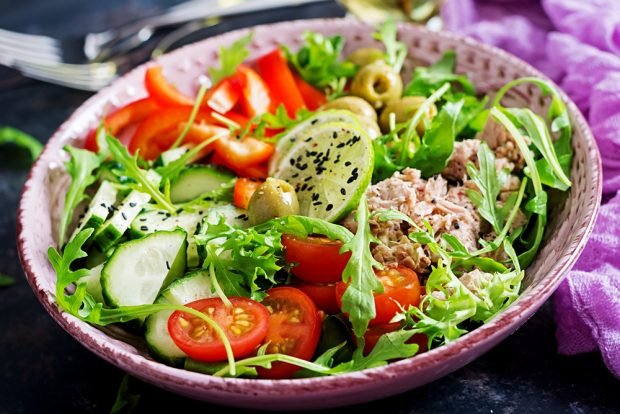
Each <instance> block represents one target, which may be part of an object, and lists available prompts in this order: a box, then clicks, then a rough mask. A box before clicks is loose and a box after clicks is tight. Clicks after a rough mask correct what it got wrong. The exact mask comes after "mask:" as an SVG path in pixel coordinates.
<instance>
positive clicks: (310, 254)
mask: <svg viewBox="0 0 620 414" xmlns="http://www.w3.org/2000/svg"><path fill="white" fill-rule="evenodd" d="M282 245H283V246H284V249H285V252H286V256H285V258H286V261H287V263H289V264H291V265H293V266H292V268H291V273H293V274H294V275H295V276H297V277H298V278H300V279H302V280H304V281H306V282H310V283H334V282H339V281H341V280H342V272H343V271H344V268H345V267H346V266H347V263H348V261H349V259H350V258H351V253H350V252H346V253H343V254H340V250H341V249H342V246H343V243H342V242H341V241H338V240H330V239H328V238H327V237H312V236H311V237H307V238H299V237H294V236H291V235H288V234H285V235H284V236H282Z"/></svg>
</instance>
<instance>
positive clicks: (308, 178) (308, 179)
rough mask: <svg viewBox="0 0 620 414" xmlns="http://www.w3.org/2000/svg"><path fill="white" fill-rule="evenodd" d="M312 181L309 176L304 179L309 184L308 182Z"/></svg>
mask: <svg viewBox="0 0 620 414" xmlns="http://www.w3.org/2000/svg"><path fill="white" fill-rule="evenodd" d="M310 180H312V176H308V177H306V178H304V181H305V182H308V181H310Z"/></svg>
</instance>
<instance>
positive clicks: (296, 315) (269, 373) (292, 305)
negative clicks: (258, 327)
mask: <svg viewBox="0 0 620 414" xmlns="http://www.w3.org/2000/svg"><path fill="white" fill-rule="evenodd" d="M263 305H265V306H266V307H267V309H268V310H269V313H270V314H271V315H270V316H269V329H268V330H267V336H266V337H265V343H268V345H267V351H266V352H267V353H268V354H275V353H281V354H286V355H291V356H294V357H297V358H301V359H305V360H310V358H312V356H313V355H314V351H315V350H316V347H317V345H318V343H319V337H320V336H321V318H320V317H319V311H318V309H317V308H316V306H315V305H314V303H313V302H312V300H311V299H310V298H309V297H308V296H307V295H306V294H305V293H303V292H302V291H301V290H299V289H295V288H293V287H290V286H286V287H277V288H273V289H269V290H268V291H267V297H266V298H265V299H264V300H263ZM298 370H299V367H297V366H295V365H291V364H287V363H284V362H276V363H274V364H273V365H272V367H271V369H265V368H258V369H257V371H258V375H259V376H260V377H261V378H271V379H278V378H290V377H291V376H292V375H293V374H294V373H295V372H297V371H298Z"/></svg>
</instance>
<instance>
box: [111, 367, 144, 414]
mask: <svg viewBox="0 0 620 414" xmlns="http://www.w3.org/2000/svg"><path fill="white" fill-rule="evenodd" d="M140 397H141V395H140V394H136V393H133V392H131V390H130V387H129V375H125V376H123V380H122V381H121V385H120V386H119V388H118V392H117V394H116V400H115V401H114V405H113V406H112V409H111V410H110V414H130V413H132V412H134V411H135V409H136V408H137V406H138V403H139V402H140Z"/></svg>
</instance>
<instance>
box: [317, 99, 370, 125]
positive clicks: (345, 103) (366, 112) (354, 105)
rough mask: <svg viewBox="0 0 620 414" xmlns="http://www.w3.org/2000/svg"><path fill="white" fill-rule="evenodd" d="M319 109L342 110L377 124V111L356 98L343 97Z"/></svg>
mask: <svg viewBox="0 0 620 414" xmlns="http://www.w3.org/2000/svg"><path fill="white" fill-rule="evenodd" d="M321 109H344V110H346V111H351V112H353V113H354V114H355V115H359V116H360V117H366V118H369V119H370V120H372V121H375V122H377V111H375V108H373V107H372V106H371V105H370V104H369V103H368V102H366V101H365V100H363V99H362V98H359V97H357V96H344V97H342V98H338V99H334V100H333V101H331V102H328V103H326V104H325V105H323V106H322V108H321Z"/></svg>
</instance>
